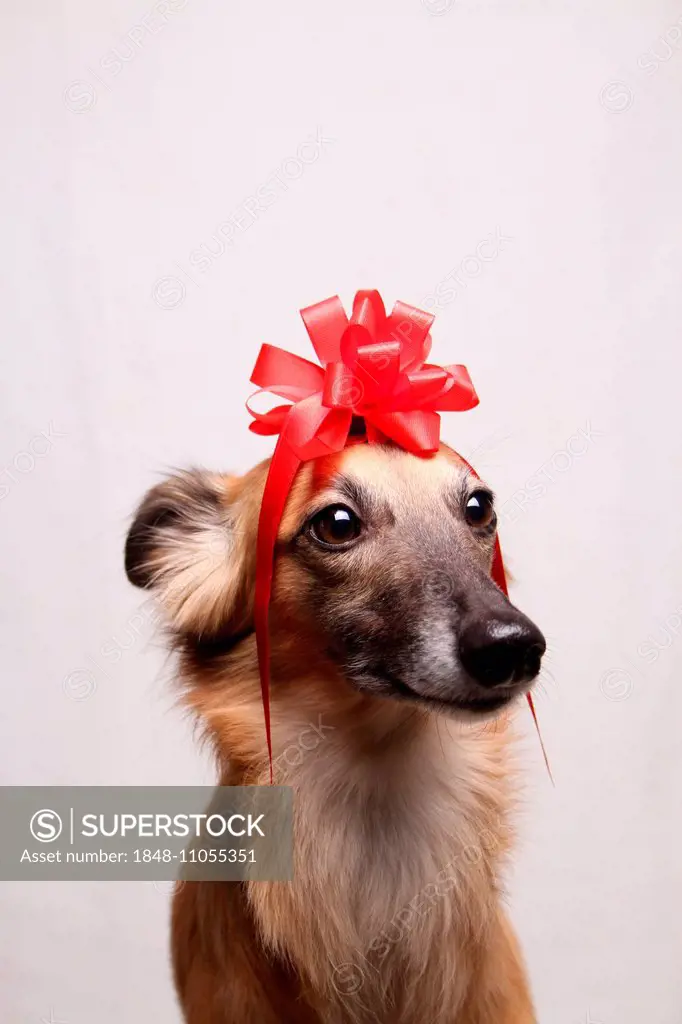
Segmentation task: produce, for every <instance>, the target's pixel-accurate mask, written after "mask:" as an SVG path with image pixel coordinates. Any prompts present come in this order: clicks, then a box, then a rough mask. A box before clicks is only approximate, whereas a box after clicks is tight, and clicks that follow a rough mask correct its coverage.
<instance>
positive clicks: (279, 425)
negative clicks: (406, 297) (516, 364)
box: [247, 291, 544, 782]
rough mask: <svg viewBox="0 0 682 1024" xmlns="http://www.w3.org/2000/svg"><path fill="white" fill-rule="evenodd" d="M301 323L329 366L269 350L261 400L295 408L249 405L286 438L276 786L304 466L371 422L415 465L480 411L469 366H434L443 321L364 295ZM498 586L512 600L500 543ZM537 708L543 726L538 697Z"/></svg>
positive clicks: (259, 637) (262, 561)
mask: <svg viewBox="0 0 682 1024" xmlns="http://www.w3.org/2000/svg"><path fill="white" fill-rule="evenodd" d="M301 316H302V317H303V323H304V324H305V327H306V330H307V332H308V335H309V337H310V340H311V342H312V344H313V348H314V349H315V352H316V354H317V357H318V359H319V360H320V363H321V364H322V365H321V366H318V365H317V364H316V363H311V362H309V361H308V360H307V359H302V358H301V357H300V356H296V355H294V354H293V353H291V352H287V351H285V350H284V349H281V348H277V347H276V346H274V345H263V346H262V347H261V350H260V353H259V355H258V359H257V360H256V365H255V367H254V370H253V374H252V375H251V381H252V383H254V384H256V385H258V388H259V390H258V391H257V392H256V394H261V393H263V392H266V391H268V392H271V393H272V394H275V395H278V396H279V397H280V398H286V399H288V400H289V401H290V402H291V403H292V404H291V405H279V406H276V408H274V409H271V410H270V411H269V412H266V413H259V412H256V411H255V410H254V409H253V408H252V407H251V404H250V401H249V402H247V408H248V410H249V412H250V413H251V415H252V416H253V422H252V423H251V424H250V429H251V430H252V431H254V433H256V434H279V439H278V441H277V445H276V447H275V451H274V454H273V457H272V461H271V464H270V470H269V473H268V477H267V480H266V483H265V491H264V494H263V503H262V505H261V511H260V519H259V524H258V541H257V552H256V592H255V608H254V619H255V626H256V643H257V647H258V662H259V667H260V679H261V692H262V697H263V709H264V714H265V729H266V736H267V743H268V755H269V759H270V781H271V782H272V738H271V728H270V641H269V631H268V610H269V606H270V596H271V592H272V578H273V570H274V564H273V563H274V551H275V543H276V540H277V532H278V530H279V525H280V522H281V519H282V514H283V512H284V506H285V504H286V500H287V497H288V495H289V491H290V489H291V485H292V483H293V481H294V477H295V476H296V473H297V471H298V469H299V467H300V465H301V463H303V462H307V461H308V460H309V459H315V458H318V457H320V456H322V455H329V454H330V453H334V452H339V451H341V450H342V449H343V448H344V447H345V446H346V444H347V443H348V438H349V434H350V431H351V425H352V422H353V417H354V416H357V417H362V418H363V419H364V423H365V431H366V435H367V440H368V441H370V442H372V441H380V440H383V439H390V440H391V441H393V442H395V443H396V444H398V445H400V447H401V448H404V449H406V450H407V451H409V452H413V453H414V454H416V455H432V454H434V453H435V452H437V451H438V446H439V443H440V416H439V412H446V411H456V412H461V411H464V410H466V409H473V407H474V406H475V405H477V404H478V396H477V395H476V392H475V390H474V387H473V384H472V383H471V379H470V377H469V374H468V372H467V370H466V368H465V367H464V366H445V367H441V366H434V365H432V364H430V363H427V362H426V358H427V356H428V354H429V350H430V347H431V338H430V335H429V329H430V327H431V324H432V323H433V320H434V317H433V316H432V315H431V314H430V313H426V312H424V310H421V309H417V308H416V307H415V306H408V305H407V304H406V303H403V302H396V304H395V306H394V307H393V312H392V313H391V314H390V316H387V315H386V310H385V308H384V304H383V302H382V299H381V296H380V295H379V293H378V292H377V291H359V292H357V293H356V295H355V299H354V301H353V313H352V315H351V318H350V320H349V319H348V317H347V316H346V313H345V310H344V308H343V305H342V304H341V300H340V299H339V297H338V296H337V295H335V296H333V297H332V298H330V299H325V300H324V301H323V302H318V303H316V304H315V305H314V306H308V307H307V308H306V309H302V310H301ZM252 397H254V396H252ZM492 577H493V579H494V580H495V582H496V583H497V584H498V586H499V587H500V588H501V589H502V590H503V591H504V593H505V594H506V592H507V585H506V579H505V574H504V565H503V563H502V554H501V551H500V547H499V542H496V547H495V555H494V560H493V568H492ZM528 702H529V704H530V706H531V710H532V711H533V717H534V718H535V710H534V708H533V703H532V699H531V697H530V694H529V695H528ZM536 725H537V722H536ZM543 749H544V748H543Z"/></svg>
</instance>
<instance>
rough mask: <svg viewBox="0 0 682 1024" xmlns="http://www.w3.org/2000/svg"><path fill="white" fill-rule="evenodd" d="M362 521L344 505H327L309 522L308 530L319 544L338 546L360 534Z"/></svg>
mask: <svg viewBox="0 0 682 1024" xmlns="http://www.w3.org/2000/svg"><path fill="white" fill-rule="evenodd" d="M361 529H362V523H361V522H360V520H359V519H358V517H357V516H356V514H355V512H353V510H352V509H350V508H348V507H347V506H346V505H329V507H328V508H324V509H322V511H321V512H318V513H317V515H316V516H314V517H313V519H312V520H311V522H310V532H311V534H312V536H313V537H314V538H315V540H317V541H319V542H320V543H321V544H324V545H326V546H327V547H330V546H334V547H336V546H338V545H340V544H348V543H349V541H353V540H355V539H356V538H357V537H359V536H360V531H361Z"/></svg>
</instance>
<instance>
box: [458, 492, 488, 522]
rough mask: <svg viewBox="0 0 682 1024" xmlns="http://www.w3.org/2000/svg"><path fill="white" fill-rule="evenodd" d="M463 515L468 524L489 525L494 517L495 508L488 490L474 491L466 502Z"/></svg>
mask: <svg viewBox="0 0 682 1024" xmlns="http://www.w3.org/2000/svg"><path fill="white" fill-rule="evenodd" d="M464 515H465V517H466V521H467V523H468V524H469V526H479V527H480V526H490V524H491V523H492V522H493V520H494V518H495V509H494V508H493V499H492V498H491V496H490V495H489V494H488V492H487V491H474V493H473V494H472V495H471V497H470V498H469V499H468V501H467V503H466V507H465V509H464Z"/></svg>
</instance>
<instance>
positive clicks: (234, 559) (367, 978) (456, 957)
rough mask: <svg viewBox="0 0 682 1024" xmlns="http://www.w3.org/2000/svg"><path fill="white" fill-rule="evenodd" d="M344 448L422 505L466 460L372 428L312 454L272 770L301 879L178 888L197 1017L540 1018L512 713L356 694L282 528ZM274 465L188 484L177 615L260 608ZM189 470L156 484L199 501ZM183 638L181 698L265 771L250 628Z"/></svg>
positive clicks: (167, 582) (277, 679)
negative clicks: (517, 924)
mask: <svg viewBox="0 0 682 1024" xmlns="http://www.w3.org/2000/svg"><path fill="white" fill-rule="evenodd" d="M341 464H343V465H344V466H347V465H352V466H353V470H354V472H355V473H356V474H360V475H361V476H363V478H366V479H367V480H368V482H370V483H371V486H372V487H373V488H375V489H379V490H380V491H382V492H383V493H384V494H385V495H386V496H388V497H390V500H391V501H392V502H394V503H395V502H398V503H401V505H402V507H403V508H404V509H405V510H408V511H409V510H412V512H413V514H414V515H419V509H420V505H421V504H423V503H424V502H427V501H430V500H434V501H435V500H436V499H435V498H433V497H432V496H433V495H435V494H436V492H437V490H438V488H439V486H440V485H441V482H442V481H443V480H445V479H447V478H448V477H449V476H451V475H452V473H453V466H455V467H456V471H457V472H458V473H461V472H464V471H463V469H462V467H461V466H460V465H459V464H458V462H457V459H456V457H455V456H454V455H453V454H452V453H450V452H449V451H448V450H447V449H443V450H442V451H441V454H440V455H439V456H438V457H436V458H434V459H430V460H421V459H417V458H414V457H410V456H404V455H403V453H401V456H400V457H396V455H395V453H393V452H390V451H387V450H386V449H383V448H379V447H375V446H366V445H361V446H357V447H353V448H350V449H348V450H347V451H345V452H344V453H342V455H341V456H337V457H335V458H334V459H327V460H320V461H319V462H318V463H315V464H311V465H307V466H305V467H304V468H303V470H302V471H301V472H300V474H299V476H298V478H297V480H296V483H295V486H294V489H293V492H292V495H291V497H290V500H289V503H288V506H287V511H286V514H285V517H284V521H283V524H282V528H281V531H280V540H281V547H280V550H279V552H278V559H277V578H276V586H275V591H274V597H273V604H272V615H271V636H272V645H273V658H272V719H273V745H274V760H275V771H276V776H277V777H276V781H277V782H279V783H282V784H285V785H290V786H292V787H293V788H294V791H295V797H296V802H295V806H296V815H295V880H294V882H293V883H262V882H260V883H258V882H253V883H245V884H243V885H242V884H240V883H224V884H221V883H194V884H192V885H185V886H184V887H183V888H182V889H181V890H180V891H179V892H178V894H177V895H176V897H175V904H174V914H173V959H174V964H175V971H176V981H177V987H178V993H179V996H180V1000H181V1003H182V1006H183V1010H184V1013H185V1017H186V1020H187V1021H188V1024H283V1022H299V1024H370V1022H372V1024H422V1022H425V1021H428V1022H430V1024H533V1022H534V1021H535V1015H534V1012H533V1009H532V1004H531V998H530V994H529V990H528V985H527V981H526V978H525V971H524V968H523V965H522V961H521V957H520V953H519V950H518V945H517V942H516V939H515V937H514V935H513V933H512V931H511V929H510V926H509V924H508V922H507V920H506V917H505V912H504V909H503V906H502V901H501V895H500V885H501V882H500V871H501V868H502V865H503V859H504V855H505V854H506V852H507V850H508V847H509V841H510V824H509V820H508V819H509V811H510V807H511V805H512V799H513V793H514V789H515V781H514V776H513V772H512V768H511V765H510V762H509V744H510V724H509V716H508V715H506V714H503V715H502V716H501V718H500V719H499V721H500V722H501V723H502V724H501V726H500V728H495V729H481V728H480V726H479V727H478V728H476V727H472V726H471V725H469V724H467V723H466V722H463V721H458V720H456V719H455V718H451V717H446V716H443V715H441V714H437V713H435V712H433V711H431V710H426V709H424V708H422V707H419V706H414V705H410V704H406V703H403V702H400V701H392V700H387V699H384V698H379V697H374V696H368V695H367V694H362V693H360V692H358V691H356V690H354V689H352V688H351V687H350V686H349V685H348V684H347V683H346V682H345V680H344V679H343V678H341V676H340V674H339V671H338V669H336V668H335V667H334V665H333V664H332V662H331V661H329V660H328V658H327V656H326V655H325V653H324V651H323V648H322V646H321V644H320V643H319V637H318V633H317V630H316V625H315V623H314V622H312V621H310V622H309V621H306V620H305V617H303V616H302V615H301V614H300V609H299V605H300V602H299V595H300V588H301V586H302V584H301V581H300V578H299V576H298V575H297V568H296V565H295V563H294V562H293V560H290V559H289V558H288V556H287V549H286V543H287V541H288V539H290V537H291V536H292V535H293V533H294V532H295V529H296V525H297V523H298V522H300V520H301V516H302V515H304V514H305V511H306V509H307V508H308V507H309V506H310V503H311V501H312V499H313V498H314V497H315V496H317V495H318V494H319V493H320V492H321V491H324V489H325V488H326V487H327V485H328V483H327V482H328V480H329V479H330V477H331V475H332V471H333V470H334V469H336V468H338V466H339V465H341ZM266 470H267V466H266V465H265V464H264V465H262V466H259V467H256V469H255V470H253V471H252V472H251V473H249V474H247V475H246V476H245V477H244V478H241V479H235V478H229V477H219V476H215V475H211V476H208V475H206V476H204V477H202V478H201V479H202V486H203V487H205V488H207V489H208V491H211V492H213V494H214V495H215V496H217V505H218V510H217V511H216V510H215V509H213V511H211V507H210V502H208V504H206V503H203V504H202V502H201V501H198V502H195V506H194V508H193V509H192V508H191V500H190V510H189V512H188V514H187V517H186V519H185V520H184V521H180V522H179V523H171V524H170V526H169V527H168V529H167V530H166V531H165V532H164V531H161V532H162V536H161V537H160V538H159V540H158V543H156V542H155V543H153V544H152V545H151V550H150V554H149V557H148V559H147V567H148V569H149V571H150V573H151V574H152V575H151V582H150V584H149V585H152V586H154V585H155V586H156V587H157V590H158V592H159V594H160V596H161V600H162V603H163V605H164V607H165V609H166V612H167V614H168V618H169V622H170V625H171V629H172V630H173V631H174V632H175V634H176V635H182V634H185V633H189V634H192V635H193V636H198V637H206V636H208V637H210V636H213V635H219V633H220V630H221V628H223V627H224V624H225V623H226V622H230V623H231V628H232V629H234V630H236V629H244V628H245V626H248V624H249V623H250V621H251V615H252V605H253V581H254V545H255V532H256V527H257V515H258V508H259V504H260V499H261V495H262V489H263V485H264V480H265V474H266ZM193 483H196V481H195V480H193V478H192V477H185V478H179V479H176V480H174V482H173V483H171V484H165V485H161V491H160V492H159V491H158V489H157V492H156V496H155V498H154V500H158V499H159V497H160V496H161V498H163V496H164V493H165V492H164V491H163V488H164V487H165V488H168V487H169V486H170V487H171V488H174V489H175V491H174V494H173V495H172V496H171V497H172V498H173V500H174V501H175V502H179V503H180V505H182V507H186V503H185V504H183V501H184V498H183V491H184V494H185V496H187V495H191V494H192V493H193ZM178 489H179V490H178ZM152 494H154V492H152ZM192 500H193V499H192ZM147 501H148V502H149V501H150V498H148V499H147ZM144 508H145V506H144V505H143V507H142V509H144ZM147 521H148V522H151V519H150V517H149V516H148V517H147ZM228 527H229V530H228ZM359 564H360V565H361V563H359ZM358 587H362V580H360V579H359V580H358ZM180 649H181V664H180V676H181V681H182V684H183V687H184V696H185V700H186V702H187V704H188V705H189V706H190V707H191V708H192V710H193V711H194V713H195V714H196V715H197V716H198V719H199V721H200V722H201V723H202V725H203V728H204V730H205V732H206V735H207V736H208V738H209V739H210V741H211V743H212V745H213V748H214V750H215V752H216V756H217V760H218V765H219V774H220V781H221V783H222V784H229V785H232V784H254V783H255V784H266V783H267V779H268V766H267V754H266V747H265V734H264V727H263V710H262V705H261V700H260V687H259V677H258V667H257V658H256V650H255V641H254V638H253V635H247V636H246V637H245V638H244V639H243V640H242V642H241V643H240V644H239V645H238V646H237V647H236V648H235V650H234V651H232V652H230V654H229V656H226V658H225V659H224V660H221V659H217V660H216V662H215V663H211V664H210V665H206V664H204V663H202V662H200V661H198V660H197V659H196V657H193V656H192V655H190V654H188V653H187V651H186V650H183V647H182V644H180ZM228 668H229V672H228V671H227V669H228Z"/></svg>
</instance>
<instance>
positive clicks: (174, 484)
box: [125, 467, 263, 637]
mask: <svg viewBox="0 0 682 1024" xmlns="http://www.w3.org/2000/svg"><path fill="white" fill-rule="evenodd" d="M259 470H260V467H257V468H256V470H252V471H251V473H248V474H247V475H246V476H245V477H231V476H223V475H221V474H218V473H208V472H205V471H202V470H188V471H187V472H184V473H179V474H177V475H176V476H172V477H170V478H169V479H168V480H165V481H164V482H163V483H160V484H158V485H157V486H156V487H153V488H152V489H151V490H150V491H149V493H148V494H147V495H146V497H145V498H144V500H143V501H142V504H141V505H140V507H139V508H138V510H137V512H136V514H135V518H134V521H133V524H132V526H131V528H130V531H129V533H128V538H127V541H126V547H125V569H126V574H127V576H128V579H129V580H130V582H131V583H133V584H135V586H137V587H142V588H144V589H145V590H150V591H152V593H153V594H154V595H155V596H156V597H157V599H158V600H159V602H160V603H161V605H162V607H163V609H164V611H165V613H166V615H167V617H168V620H169V623H170V625H171V627H172V629H173V630H174V631H176V632H178V633H185V634H192V635H195V636H207V637H211V636H219V635H225V634H227V633H232V632H235V633H236V632H240V631H242V630H243V629H245V628H247V626H248V625H249V624H250V621H251V618H252V614H253V579H254V572H255V538H256V524H257V522H258V508H259V504H260V499H261V495H262V481H261V480H260V477H261V476H263V473H261V472H259Z"/></svg>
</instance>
